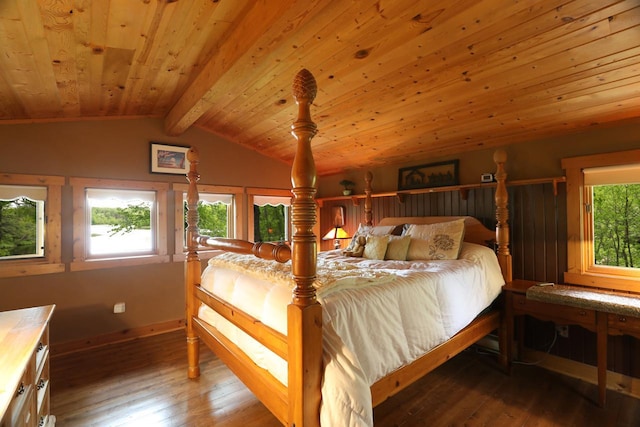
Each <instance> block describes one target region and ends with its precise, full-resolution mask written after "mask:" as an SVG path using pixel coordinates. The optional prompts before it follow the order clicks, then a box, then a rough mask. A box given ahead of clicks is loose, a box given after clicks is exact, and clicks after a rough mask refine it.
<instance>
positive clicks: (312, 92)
mask: <svg viewBox="0 0 640 427" xmlns="http://www.w3.org/2000/svg"><path fill="white" fill-rule="evenodd" d="M316 91H317V89H316V81H315V79H314V78H313V76H312V75H311V73H310V72H309V71H307V70H302V71H300V72H299V73H298V75H297V76H296V78H295V81H294V84H293V95H294V97H295V99H296V103H297V104H298V119H297V120H296V121H295V123H294V124H293V125H292V126H291V128H292V132H293V135H294V136H295V137H296V139H297V140H298V148H297V150H296V155H295V158H294V159H293V166H292V167H291V184H292V187H293V188H292V190H291V191H292V192H293V203H292V206H291V223H292V228H293V242H292V247H291V250H292V253H291V270H292V273H293V280H294V281H295V288H294V290H293V298H292V301H291V304H289V306H288V307H287V342H288V350H289V353H288V356H287V362H288V366H289V378H288V391H289V399H288V405H289V416H288V419H287V425H289V426H305V427H306V426H310V427H319V426H320V415H319V414H320V400H321V397H320V387H321V383H322V307H321V306H320V303H319V302H318V301H317V299H316V290H315V288H314V286H313V284H314V282H315V279H316V262H317V242H316V236H315V234H314V233H313V229H314V227H315V224H316V200H315V195H316V178H317V177H316V165H315V162H314V160H313V154H312V153H311V138H313V136H314V135H315V134H316V124H315V123H314V122H313V121H312V120H311V113H310V111H309V107H310V105H311V103H312V102H313V100H314V99H315V96H316Z"/></svg>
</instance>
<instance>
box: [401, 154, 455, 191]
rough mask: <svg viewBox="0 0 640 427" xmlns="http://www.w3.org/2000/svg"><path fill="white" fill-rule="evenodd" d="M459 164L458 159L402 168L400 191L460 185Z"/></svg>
mask: <svg viewBox="0 0 640 427" xmlns="http://www.w3.org/2000/svg"><path fill="white" fill-rule="evenodd" d="M458 163H459V160H457V159H456V160H450V161H446V162H437V163H429V164H427V165H420V166H412V167H408V168H401V169H400V170H399V171H398V190H412V189H415V188H429V187H444V186H448V185H458Z"/></svg>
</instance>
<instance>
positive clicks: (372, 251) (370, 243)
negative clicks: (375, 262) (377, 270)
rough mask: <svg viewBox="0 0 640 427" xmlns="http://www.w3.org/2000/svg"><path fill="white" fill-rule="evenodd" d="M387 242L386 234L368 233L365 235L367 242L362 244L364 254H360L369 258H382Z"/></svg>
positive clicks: (387, 236) (385, 251)
mask: <svg viewBox="0 0 640 427" xmlns="http://www.w3.org/2000/svg"><path fill="white" fill-rule="evenodd" d="M388 242H389V235H388V234H385V235H384V236H375V235H373V234H369V235H368V236H367V244H366V245H364V254H363V255H362V256H363V257H365V258H369V259H384V255H385V254H386V253H387V244H388Z"/></svg>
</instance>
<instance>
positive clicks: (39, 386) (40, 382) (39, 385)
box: [38, 378, 46, 390]
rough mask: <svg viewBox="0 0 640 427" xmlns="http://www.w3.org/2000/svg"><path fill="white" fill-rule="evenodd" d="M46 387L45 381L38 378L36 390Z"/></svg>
mask: <svg viewBox="0 0 640 427" xmlns="http://www.w3.org/2000/svg"><path fill="white" fill-rule="evenodd" d="M45 385H46V383H45V381H44V379H43V378H40V381H38V390H42V388H43V387H44V386H45Z"/></svg>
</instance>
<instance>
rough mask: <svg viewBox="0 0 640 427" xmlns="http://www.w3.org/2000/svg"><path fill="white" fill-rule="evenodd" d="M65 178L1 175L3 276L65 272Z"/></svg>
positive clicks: (0, 257)
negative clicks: (63, 204)
mask: <svg viewBox="0 0 640 427" xmlns="http://www.w3.org/2000/svg"><path fill="white" fill-rule="evenodd" d="M63 184H64V178H62V177H52V176H31V175H9V174H6V175H2V176H0V277H15V276H26V275H34V274H45V273H58V272H62V271H64V264H62V263H61V251H60V235H61V215H60V209H61V192H62V185H63Z"/></svg>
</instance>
